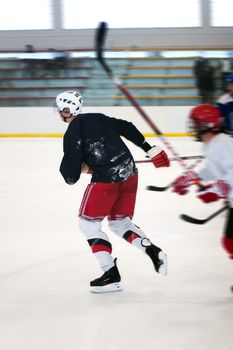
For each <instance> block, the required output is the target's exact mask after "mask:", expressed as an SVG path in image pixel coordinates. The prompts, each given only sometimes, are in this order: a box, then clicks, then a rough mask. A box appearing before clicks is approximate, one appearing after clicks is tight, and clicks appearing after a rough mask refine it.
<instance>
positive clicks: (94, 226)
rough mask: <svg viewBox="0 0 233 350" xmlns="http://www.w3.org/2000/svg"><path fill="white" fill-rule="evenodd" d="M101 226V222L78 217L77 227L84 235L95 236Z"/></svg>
mask: <svg viewBox="0 0 233 350" xmlns="http://www.w3.org/2000/svg"><path fill="white" fill-rule="evenodd" d="M100 228H101V222H99V221H91V220H85V219H82V218H79V229H80V231H81V232H82V233H83V234H85V236H86V237H90V238H91V237H92V236H95V234H96V232H98V231H99V230H100Z"/></svg>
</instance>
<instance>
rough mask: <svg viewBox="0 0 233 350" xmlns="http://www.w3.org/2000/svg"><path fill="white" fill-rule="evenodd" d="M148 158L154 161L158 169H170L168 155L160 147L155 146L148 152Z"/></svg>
mask: <svg viewBox="0 0 233 350" xmlns="http://www.w3.org/2000/svg"><path fill="white" fill-rule="evenodd" d="M147 155H148V157H149V158H150V159H151V160H152V162H153V164H154V166H155V167H156V168H161V167H169V166H170V160H169V159H168V156H167V153H166V152H165V151H163V150H162V148H161V147H159V146H153V147H152V148H151V149H150V150H149V151H148V152H147Z"/></svg>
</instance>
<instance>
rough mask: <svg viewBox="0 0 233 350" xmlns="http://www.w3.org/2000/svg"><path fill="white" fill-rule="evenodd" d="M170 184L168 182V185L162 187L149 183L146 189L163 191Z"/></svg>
mask: <svg viewBox="0 0 233 350" xmlns="http://www.w3.org/2000/svg"><path fill="white" fill-rule="evenodd" d="M171 185H172V184H169V185H167V186H164V187H159V186H153V185H149V186H146V189H147V190H148V191H156V192H163V191H166V190H167V189H168V188H170V187H171Z"/></svg>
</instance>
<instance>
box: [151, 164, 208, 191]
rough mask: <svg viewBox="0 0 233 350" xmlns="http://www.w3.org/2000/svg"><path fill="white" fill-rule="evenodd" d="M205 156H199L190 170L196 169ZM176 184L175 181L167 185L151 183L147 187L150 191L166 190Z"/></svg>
mask: <svg viewBox="0 0 233 350" xmlns="http://www.w3.org/2000/svg"><path fill="white" fill-rule="evenodd" d="M202 159H203V158H199V159H198V160H197V161H196V162H195V163H194V164H192V165H190V166H189V167H188V169H189V170H191V169H194V168H195V167H196V166H197V165H198V164H199V163H200V162H201V161H202ZM173 184H174V181H172V182H170V183H169V184H168V185H167V186H163V187H160V186H153V185H149V186H147V187H146V189H147V190H148V191H157V192H164V191H166V190H168V189H169V188H170V187H172V185H173Z"/></svg>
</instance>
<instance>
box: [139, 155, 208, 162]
mask: <svg viewBox="0 0 233 350" xmlns="http://www.w3.org/2000/svg"><path fill="white" fill-rule="evenodd" d="M180 158H181V159H184V160H191V159H199V160H201V159H205V157H204V156H183V157H180ZM169 160H170V162H173V161H177V160H178V159H177V158H176V157H174V158H169ZM151 162H152V160H151V159H143V160H136V161H135V163H151Z"/></svg>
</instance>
